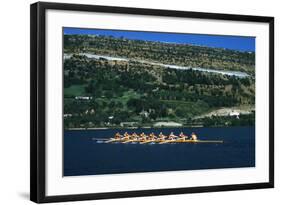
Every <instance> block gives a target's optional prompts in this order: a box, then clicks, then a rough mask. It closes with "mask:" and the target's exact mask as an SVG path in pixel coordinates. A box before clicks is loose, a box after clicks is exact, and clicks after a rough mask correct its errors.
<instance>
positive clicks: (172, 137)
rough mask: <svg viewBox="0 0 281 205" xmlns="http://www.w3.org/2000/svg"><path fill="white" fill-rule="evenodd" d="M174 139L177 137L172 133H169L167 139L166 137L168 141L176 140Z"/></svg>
mask: <svg viewBox="0 0 281 205" xmlns="http://www.w3.org/2000/svg"><path fill="white" fill-rule="evenodd" d="M176 138H177V136H176V135H174V133H173V132H171V133H170V135H169V137H168V139H169V140H174V139H176Z"/></svg>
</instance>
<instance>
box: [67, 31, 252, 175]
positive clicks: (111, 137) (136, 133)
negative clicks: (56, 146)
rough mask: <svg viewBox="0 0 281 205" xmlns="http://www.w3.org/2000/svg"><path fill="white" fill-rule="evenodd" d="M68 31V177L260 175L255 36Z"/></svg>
mask: <svg viewBox="0 0 281 205" xmlns="http://www.w3.org/2000/svg"><path fill="white" fill-rule="evenodd" d="M62 29H63V30H62V38H63V40H62V42H63V45H62V48H63V50H62V53H63V59H62V65H63V71H62V72H63V105H62V106H63V116H62V121H63V149H62V150H63V170H62V171H63V176H82V175H104V174H124V173H142V172H163V171H165V172H167V171H195V170H206V169H228V168H245V167H247V168H251V167H255V165H256V161H255V157H256V156H255V53H256V51H255V49H256V38H255V36H237V35H233V36H232V35H215V34H212V33H210V34H200V33H168V32H156V31H131V30H113V29H96V28H75V27H63V28H62Z"/></svg>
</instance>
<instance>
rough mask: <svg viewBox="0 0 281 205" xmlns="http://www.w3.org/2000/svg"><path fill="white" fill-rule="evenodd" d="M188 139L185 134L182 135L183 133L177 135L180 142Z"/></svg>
mask: <svg viewBox="0 0 281 205" xmlns="http://www.w3.org/2000/svg"><path fill="white" fill-rule="evenodd" d="M187 138H188V136H186V135H185V134H183V132H181V133H180V134H179V139H180V140H186V139H187Z"/></svg>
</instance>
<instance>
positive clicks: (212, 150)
mask: <svg viewBox="0 0 281 205" xmlns="http://www.w3.org/2000/svg"><path fill="white" fill-rule="evenodd" d="M117 131H119V132H120V133H124V132H125V131H128V132H129V133H132V132H136V133H141V132H145V133H150V132H154V133H155V134H158V133H159V132H160V131H162V132H163V133H164V134H168V133H170V132H171V131H173V132H174V133H175V134H178V133H179V132H181V131H183V132H184V133H185V134H190V133H191V132H196V134H197V135H198V137H199V139H200V140H224V143H222V144H207V143H206V144H203V143H202V144H199V143H198V144H188V143H185V144H122V143H112V144H111V143H97V142H96V141H95V140H93V138H110V137H113V136H114V134H115V133H116V132H117ZM254 166H255V127H230V128H161V129H134V130H132V129H128V130H125V129H122V130H116V129H115V130H111V129H107V130H79V131H76V130H72V131H70V130H68V131H65V132H64V170H63V172H64V176H77V175H96V174H117V173H133V172H154V171H175V170H198V169H217V168H239V167H254Z"/></svg>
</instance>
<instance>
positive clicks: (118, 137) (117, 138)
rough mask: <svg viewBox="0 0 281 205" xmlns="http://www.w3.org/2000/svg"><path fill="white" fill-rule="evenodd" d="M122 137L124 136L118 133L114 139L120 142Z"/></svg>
mask: <svg viewBox="0 0 281 205" xmlns="http://www.w3.org/2000/svg"><path fill="white" fill-rule="evenodd" d="M121 137H122V135H120V133H119V132H117V133H116V134H115V136H114V138H115V139H116V140H119V139H120V138H121Z"/></svg>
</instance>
